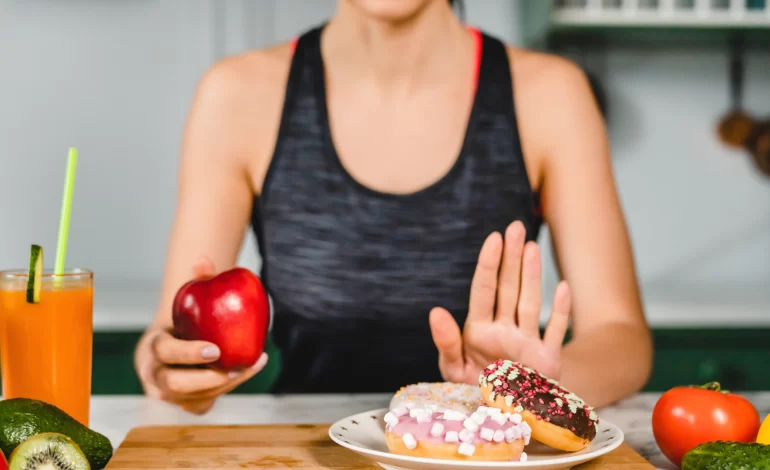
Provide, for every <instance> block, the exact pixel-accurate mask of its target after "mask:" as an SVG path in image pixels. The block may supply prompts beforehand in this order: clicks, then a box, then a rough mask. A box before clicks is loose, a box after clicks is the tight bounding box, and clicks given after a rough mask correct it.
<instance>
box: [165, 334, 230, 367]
mask: <svg viewBox="0 0 770 470" xmlns="http://www.w3.org/2000/svg"><path fill="white" fill-rule="evenodd" d="M152 348H153V351H154V353H155V357H156V358H157V359H158V361H159V362H161V363H163V364H170V365H194V364H207V363H210V362H214V361H216V360H217V359H219V354H220V351H219V348H218V347H217V346H216V345H215V344H211V343H208V342H206V341H184V340H181V339H177V338H174V337H173V336H172V335H171V333H169V332H168V331H161V332H158V334H157V335H156V336H155V338H154V340H153V342H152Z"/></svg>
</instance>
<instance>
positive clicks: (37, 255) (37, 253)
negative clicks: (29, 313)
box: [27, 245, 43, 304]
mask: <svg viewBox="0 0 770 470" xmlns="http://www.w3.org/2000/svg"><path fill="white" fill-rule="evenodd" d="M42 286H43V248H42V247H41V246H39V245H32V249H31V252H30V256H29V275H28V277H27V302H28V303H31V304H39V303H40V290H41V288H42Z"/></svg>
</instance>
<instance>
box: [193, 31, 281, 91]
mask: <svg viewBox="0 0 770 470" xmlns="http://www.w3.org/2000/svg"><path fill="white" fill-rule="evenodd" d="M292 49H293V47H292V43H291V42H285V43H282V44H278V45H275V46H271V47H268V48H264V49H255V50H250V51H247V52H243V53H240V54H236V55H232V56H228V57H225V58H223V59H220V60H218V61H217V62H215V63H214V64H213V65H211V66H210V67H209V69H208V70H206V72H205V73H204V74H203V76H202V78H201V80H200V83H199V91H203V92H208V93H213V94H215V96H217V97H219V98H220V99H221V100H222V101H223V104H226V103H228V102H232V103H233V104H237V103H240V105H241V106H242V105H243V103H244V102H251V101H254V100H258V101H260V102H263V101H264V100H265V99H271V97H275V96H276V92H278V91H280V90H281V89H283V88H285V87H286V80H287V78H288V75H289V68H290V66H291V57H292ZM278 95H280V93H278ZM263 104H264V103H263Z"/></svg>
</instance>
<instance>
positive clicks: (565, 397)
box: [479, 359, 599, 451]
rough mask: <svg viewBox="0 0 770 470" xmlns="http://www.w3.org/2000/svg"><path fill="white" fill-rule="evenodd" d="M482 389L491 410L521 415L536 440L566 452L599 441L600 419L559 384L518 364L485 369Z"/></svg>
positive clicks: (506, 362)
mask: <svg viewBox="0 0 770 470" xmlns="http://www.w3.org/2000/svg"><path fill="white" fill-rule="evenodd" d="M479 385H480V387H481V392H482V396H483V398H484V400H485V401H486V402H487V405H488V406H496V407H500V408H501V409H502V410H503V411H508V412H513V413H521V415H522V417H523V418H524V420H525V421H527V422H528V423H529V425H530V426H531V427H532V438H533V439H535V440H537V441H540V442H542V443H543V444H546V445H548V446H551V447H554V448H556V449H560V450H565V451H577V450H581V449H583V448H584V447H585V446H587V445H588V444H589V443H590V442H591V441H592V440H593V439H594V438H595V437H596V426H597V425H598V424H599V418H598V416H597V415H596V412H595V411H594V410H593V408H592V407H590V406H588V405H587V404H586V403H585V402H584V401H583V400H582V399H581V398H580V397H578V396H577V395H575V394H574V393H571V392H569V391H567V390H565V389H564V388H563V387H562V386H561V385H559V382H557V381H556V380H553V379H549V378H548V377H545V376H544V375H542V374H540V373H538V372H537V371H536V370H534V369H531V368H529V367H526V366H524V365H523V364H520V363H518V362H513V361H509V360H504V359H500V360H498V361H496V362H494V363H492V364H490V365H489V366H487V368H486V369H484V370H483V371H482V372H481V374H480V376H479Z"/></svg>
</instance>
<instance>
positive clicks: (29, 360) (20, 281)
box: [0, 269, 94, 426]
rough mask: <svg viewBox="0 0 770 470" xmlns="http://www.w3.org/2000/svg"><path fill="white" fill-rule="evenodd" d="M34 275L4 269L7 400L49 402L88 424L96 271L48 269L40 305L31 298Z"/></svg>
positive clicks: (0, 281) (0, 310) (0, 339)
mask: <svg viewBox="0 0 770 470" xmlns="http://www.w3.org/2000/svg"><path fill="white" fill-rule="evenodd" d="M28 276H29V274H28V272H27V271H22V270H18V271H0V367H1V368H2V381H3V398H6V399H7V398H32V399H36V400H40V401H44V402H46V403H49V404H51V405H54V406H56V407H58V408H60V409H62V410H63V411H64V412H66V413H67V414H69V415H70V416H72V417H73V418H75V419H77V420H78V421H80V422H81V423H83V424H84V425H85V426H88V420H89V402H90V399H91V360H92V359H91V356H92V347H93V299H94V275H93V272H91V271H88V270H83V269H70V270H66V271H64V272H63V273H62V274H58V275H54V274H53V272H52V271H44V272H43V275H42V276H41V286H40V298H39V303H30V302H27V281H28V280H29V277H28Z"/></svg>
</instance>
